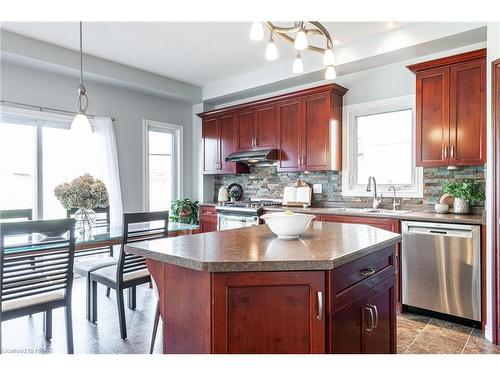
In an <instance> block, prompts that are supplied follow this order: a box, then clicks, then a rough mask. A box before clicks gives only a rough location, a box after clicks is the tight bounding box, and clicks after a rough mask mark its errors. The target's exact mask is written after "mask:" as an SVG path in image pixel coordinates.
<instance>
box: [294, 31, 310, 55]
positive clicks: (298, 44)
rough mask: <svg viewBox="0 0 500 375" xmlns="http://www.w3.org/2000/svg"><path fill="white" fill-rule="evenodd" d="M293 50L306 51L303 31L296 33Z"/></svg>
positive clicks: (306, 43)
mask: <svg viewBox="0 0 500 375" xmlns="http://www.w3.org/2000/svg"><path fill="white" fill-rule="evenodd" d="M294 44H295V48H296V49H298V50H299V51H300V50H303V49H306V48H307V47H308V46H309V43H308V42H307V36H306V32H305V31H304V29H303V28H302V29H300V30H299V31H298V32H297V35H295V43H294Z"/></svg>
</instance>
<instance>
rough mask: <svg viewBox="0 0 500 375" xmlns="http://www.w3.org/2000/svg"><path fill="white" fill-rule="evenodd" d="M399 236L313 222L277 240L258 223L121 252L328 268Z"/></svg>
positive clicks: (215, 265) (233, 265)
mask: <svg viewBox="0 0 500 375" xmlns="http://www.w3.org/2000/svg"><path fill="white" fill-rule="evenodd" d="M400 238H401V236H400V235H398V234H396V233H392V232H389V231H385V230H382V229H377V228H374V227H371V226H368V225H358V224H338V223H323V222H313V223H312V224H311V225H310V227H309V229H308V230H307V231H306V232H305V233H304V234H303V235H301V237H300V239H298V240H280V239H278V238H277V237H276V236H275V235H274V234H273V233H272V232H271V231H270V230H269V228H268V227H267V225H259V226H252V227H248V228H243V229H233V230H226V231H221V232H211V233H202V234H196V235H192V236H182V237H175V238H165V239H158V240H153V241H142V242H136V243H131V244H128V245H126V246H125V251H126V252H128V253H133V254H137V255H142V256H144V257H146V258H150V259H154V260H157V261H160V262H164V263H169V264H173V265H177V266H182V267H186V268H190V269H193V270H198V271H208V272H244V271H290V270H294V271H297V270H331V269H334V268H336V267H338V266H340V265H342V264H345V263H347V262H350V261H353V260H356V259H358V258H360V257H362V256H365V255H368V254H370V253H372V252H375V251H377V250H380V249H382V248H386V247H388V246H391V245H395V244H397V243H398V242H400Z"/></svg>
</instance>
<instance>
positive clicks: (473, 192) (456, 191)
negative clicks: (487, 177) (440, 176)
mask: <svg viewBox="0 0 500 375" xmlns="http://www.w3.org/2000/svg"><path fill="white" fill-rule="evenodd" d="M443 191H444V192H445V193H448V194H450V195H452V196H453V197H454V198H455V200H454V202H453V212H454V213H456V214H468V213H470V205H471V204H475V203H480V202H482V201H484V197H485V195H484V190H483V187H482V186H481V184H480V183H479V182H477V181H473V180H468V181H463V182H456V181H446V182H445V183H444V185H443Z"/></svg>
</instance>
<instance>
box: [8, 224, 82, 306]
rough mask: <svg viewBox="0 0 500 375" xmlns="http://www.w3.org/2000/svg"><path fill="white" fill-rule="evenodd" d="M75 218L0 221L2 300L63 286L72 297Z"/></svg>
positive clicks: (50, 290) (45, 291) (57, 288)
mask: <svg viewBox="0 0 500 375" xmlns="http://www.w3.org/2000/svg"><path fill="white" fill-rule="evenodd" d="M74 252H75V220H74V219H63V220H36V221H25V222H12V223H0V301H1V302H5V301H10V300H15V299H18V298H23V297H29V296H36V295H40V294H43V293H47V292H52V291H57V290H62V291H63V292H64V293H65V294H64V295H65V297H64V298H66V299H68V298H70V297H71V289H72V285H73V260H74Z"/></svg>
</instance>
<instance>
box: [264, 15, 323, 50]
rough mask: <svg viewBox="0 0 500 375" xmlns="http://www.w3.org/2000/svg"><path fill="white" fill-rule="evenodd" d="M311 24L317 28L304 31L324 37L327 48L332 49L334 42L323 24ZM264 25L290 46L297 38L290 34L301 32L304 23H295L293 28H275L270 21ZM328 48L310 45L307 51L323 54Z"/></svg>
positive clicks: (313, 22) (314, 22) (312, 22)
mask: <svg viewBox="0 0 500 375" xmlns="http://www.w3.org/2000/svg"><path fill="white" fill-rule="evenodd" d="M309 23H310V24H312V25H313V26H314V27H316V29H306V30H304V31H305V32H306V34H309V35H323V36H324V37H325V38H326V47H327V48H332V40H331V37H330V33H329V32H328V30H327V29H326V28H325V27H324V26H323V25H322V24H321V23H319V22H317V21H309ZM264 24H265V25H266V26H267V28H268V29H269V30H271V32H273V33H274V34H276V35H277V36H279V37H280V38H281V39H282V40H284V41H285V42H287V43H289V44H294V43H295V38H293V37H291V36H290V35H288V34H290V33H295V32H297V31H299V30H300V29H301V28H302V26H303V22H300V21H299V22H295V25H294V26H292V27H278V26H275V25H274V24H273V23H272V22H270V21H265V22H264ZM327 48H322V47H317V46H313V45H311V44H310V45H309V46H308V47H307V48H306V49H308V50H309V51H313V52H316V53H320V54H323V53H324V52H325V50H326V49H327Z"/></svg>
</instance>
